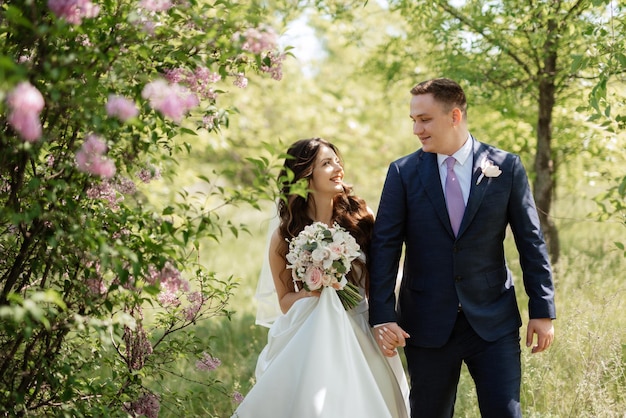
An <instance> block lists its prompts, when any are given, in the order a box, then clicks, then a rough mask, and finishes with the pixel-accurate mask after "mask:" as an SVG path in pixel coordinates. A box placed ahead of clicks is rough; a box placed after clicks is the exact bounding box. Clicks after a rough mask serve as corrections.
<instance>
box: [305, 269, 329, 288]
mask: <svg viewBox="0 0 626 418" xmlns="http://www.w3.org/2000/svg"><path fill="white" fill-rule="evenodd" d="M323 277H324V274H323V272H322V270H320V268H319V267H314V266H311V267H309V268H308V269H307V270H306V273H305V274H304V284H305V285H306V288H307V289H308V290H309V291H313V290H317V289H319V288H321V287H322V279H323Z"/></svg>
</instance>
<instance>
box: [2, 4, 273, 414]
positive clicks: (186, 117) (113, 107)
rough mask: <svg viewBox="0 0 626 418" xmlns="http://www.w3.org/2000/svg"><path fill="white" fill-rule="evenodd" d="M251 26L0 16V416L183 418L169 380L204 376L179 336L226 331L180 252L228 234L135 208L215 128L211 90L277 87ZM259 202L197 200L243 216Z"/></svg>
mask: <svg viewBox="0 0 626 418" xmlns="http://www.w3.org/2000/svg"><path fill="white" fill-rule="evenodd" d="M262 18H263V14H262V10H260V9H258V8H252V7H248V6H246V5H241V4H240V3H239V2H236V1H232V2H230V1H223V2H204V1H196V0H174V1H170V0H140V1H138V0H130V1H118V2H112V1H89V0H48V1H45V0H23V1H7V2H2V3H0V27H2V30H1V31H0V38H1V39H2V42H1V43H0V149H1V152H0V190H2V193H1V194H0V252H1V253H2V257H1V258H0V415H3V416H7V415H8V416H25V415H36V416H111V417H115V416H128V415H131V416H148V417H156V416H158V413H159V410H160V409H161V408H162V407H163V406H164V405H175V408H176V409H177V410H178V411H179V414H181V415H184V405H185V399H186V398H188V397H191V396H194V395H193V394H183V393H177V392H176V388H167V376H168V374H169V373H173V372H174V371H173V370H172V369H171V365H172V364H174V362H175V361H179V360H180V359H181V358H186V359H188V361H189V362H190V363H191V364H193V362H197V363H196V364H197V367H198V368H199V369H202V370H208V371H210V370H212V368H215V367H217V366H219V359H217V358H215V357H213V356H212V355H211V354H210V352H208V351H209V350H210V347H208V345H207V342H206V341H199V340H198V339H197V338H195V336H194V332H193V326H194V325H195V324H197V323H198V322H199V321H201V320H204V319H208V318H212V317H215V316H217V315H228V310H227V303H228V297H229V295H230V294H231V291H232V289H233V286H234V284H233V283H232V281H231V279H229V278H227V279H223V278H220V277H217V275H216V274H215V273H213V272H210V271H207V270H206V269H205V268H204V267H203V266H202V265H200V264H199V263H197V262H195V261H192V260H194V258H193V257H195V256H192V254H197V252H198V251H199V248H198V245H199V244H198V243H199V242H200V241H201V240H202V239H203V238H204V237H206V236H210V237H212V238H213V239H214V240H217V241H219V237H220V236H221V235H220V233H221V231H222V229H230V230H232V229H236V228H237V226H236V225H232V224H230V223H228V222H227V220H222V219H221V218H220V217H219V216H217V215H216V213H215V210H217V209H211V208H206V207H204V206H203V205H201V204H199V203H196V201H195V200H193V199H192V198H191V196H187V199H184V200H182V201H180V200H179V201H172V202H171V204H164V205H163V207H160V208H157V207H154V206H152V205H150V203H149V199H147V198H146V197H147V196H146V194H147V193H149V191H150V188H151V187H158V184H155V182H164V181H168V180H169V179H171V176H172V171H171V169H170V167H171V166H172V165H173V164H174V163H175V162H176V159H177V157H178V156H179V155H180V154H181V153H185V152H187V153H188V152H190V151H191V150H190V148H189V146H188V145H187V144H185V143H184V141H183V139H184V136H185V135H195V134H197V132H198V131H202V130H204V131H206V130H208V131H209V132H216V131H218V130H219V129H221V128H223V127H225V126H227V124H228V112H227V111H226V110H225V109H220V106H219V98H220V96H221V95H223V94H227V93H226V91H227V89H225V88H224V86H233V85H235V86H237V87H239V88H245V87H246V85H247V83H248V79H249V78H250V77H255V76H260V75H266V76H268V77H271V78H274V79H276V80H279V79H280V77H281V75H282V72H281V68H280V66H281V63H282V60H283V59H284V53H282V52H281V51H279V50H278V49H277V35H276V32H275V31H274V29H272V28H271V27H270V26H268V25H267V24H266V23H264V22H262V21H261V19H262ZM255 167H256V169H258V170H260V171H263V169H264V167H263V161H262V160H259V161H256V166H255ZM216 176H219V172H216ZM203 179H204V181H206V182H208V183H210V182H211V179H210V178H207V177H203ZM147 183H150V184H149V185H148V186H145V185H146V184H147ZM268 186H270V185H268V184H267V183H264V181H263V177H262V176H260V177H259V181H258V182H256V183H255V184H254V185H253V186H251V187H249V188H245V189H242V188H237V189H233V191H229V189H228V188H225V187H224V186H222V185H221V186H220V187H217V188H213V190H216V191H214V192H212V197H213V198H214V199H216V200H218V201H219V205H216V207H219V206H222V207H223V206H227V205H238V204H241V203H248V204H251V205H253V206H255V205H256V204H257V202H258V200H259V199H261V198H263V196H265V194H266V193H268V192H267V190H271V187H268ZM222 224H224V225H222ZM146 312H149V315H146ZM208 382H209V383H208V384H217V383H216V382H213V381H210V380H208ZM207 393H217V394H221V395H220V396H225V397H226V398H227V399H228V398H230V399H235V400H237V399H238V396H235V395H236V393H235V392H233V390H232V389H229V388H221V389H220V390H219V391H216V392H207ZM206 396H207V394H203V397H205V398H206ZM215 396H217V395H215ZM229 402H230V400H229Z"/></svg>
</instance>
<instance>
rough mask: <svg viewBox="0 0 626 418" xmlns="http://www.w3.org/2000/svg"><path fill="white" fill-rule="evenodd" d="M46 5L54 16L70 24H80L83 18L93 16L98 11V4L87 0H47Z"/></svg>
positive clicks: (96, 14)
mask: <svg viewBox="0 0 626 418" xmlns="http://www.w3.org/2000/svg"><path fill="white" fill-rule="evenodd" d="M48 7H49V8H50V10H52V13H54V14H55V15H56V17H58V18H60V19H64V20H65V21H67V22H68V23H70V24H72V25H80V24H81V23H82V22H83V19H84V18H94V17H96V16H98V14H99V13H100V6H98V5H95V4H93V3H92V2H91V1H89V0H48Z"/></svg>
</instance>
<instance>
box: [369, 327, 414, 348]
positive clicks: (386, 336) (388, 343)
mask: <svg viewBox="0 0 626 418" xmlns="http://www.w3.org/2000/svg"><path fill="white" fill-rule="evenodd" d="M374 337H375V339H376V342H377V343H378V347H379V348H380V350H381V351H382V352H383V354H384V355H385V356H386V357H393V356H395V355H396V354H398V351H397V350H396V348H397V347H404V346H405V345H406V339H407V338H409V337H410V335H409V334H408V333H407V332H406V331H404V330H403V329H402V328H400V326H399V325H398V324H396V323H395V322H390V323H387V324H380V325H377V326H375V327H374Z"/></svg>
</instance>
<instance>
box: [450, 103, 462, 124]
mask: <svg viewBox="0 0 626 418" xmlns="http://www.w3.org/2000/svg"><path fill="white" fill-rule="evenodd" d="M462 120H463V112H462V111H461V109H459V108H458V107H455V108H453V109H452V126H459V124H460V123H461V121H462Z"/></svg>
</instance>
